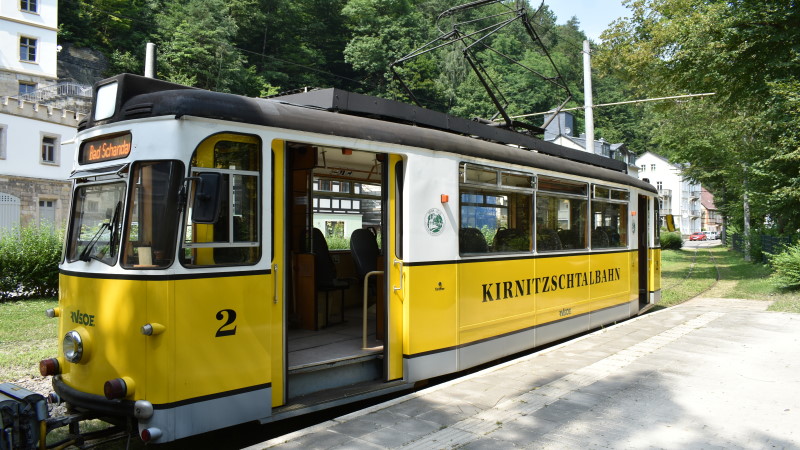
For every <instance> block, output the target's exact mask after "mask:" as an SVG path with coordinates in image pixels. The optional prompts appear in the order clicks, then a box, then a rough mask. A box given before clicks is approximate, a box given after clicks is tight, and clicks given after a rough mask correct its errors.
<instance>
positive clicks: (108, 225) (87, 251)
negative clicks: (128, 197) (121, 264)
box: [78, 201, 122, 262]
mask: <svg viewBox="0 0 800 450" xmlns="http://www.w3.org/2000/svg"><path fill="white" fill-rule="evenodd" d="M120 209H122V202H121V201H119V202H117V206H116V207H115V208H114V215H113V216H111V219H110V220H109V221H108V222H103V223H102V224H100V228H99V229H98V230H97V233H95V234H94V236H92V239H91V240H89V243H88V244H86V248H84V249H83V251H82V252H81V255H80V257H79V258H78V259H80V260H81V261H87V262H88V261H89V259H90V258H95V256H94V255H92V254H91V252H92V249H94V246H95V244H97V241H98V240H99V239H100V236H102V235H103V232H104V231H106V230H108V231H110V232H111V236H110V237H109V241H108V245H109V250H110V251H111V256H112V257H113V256H114V255H116V249H115V244H116V241H117V234H118V232H119V227H118V225H117V221H118V220H119V212H120ZM106 217H108V216H106Z"/></svg>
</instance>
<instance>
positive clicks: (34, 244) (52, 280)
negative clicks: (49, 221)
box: [0, 225, 63, 300]
mask: <svg viewBox="0 0 800 450" xmlns="http://www.w3.org/2000/svg"><path fill="white" fill-rule="evenodd" d="M62 235H63V234H62V233H61V232H60V231H56V230H54V229H53V228H52V227H50V226H47V225H44V226H29V227H25V228H22V229H20V230H14V231H11V232H7V233H4V234H3V235H2V236H0V300H5V299H8V298H11V297H17V298H18V297H53V296H55V295H56V294H57V293H58V262H59V260H60V259H61V247H62V243H63V240H62V239H63V238H62Z"/></svg>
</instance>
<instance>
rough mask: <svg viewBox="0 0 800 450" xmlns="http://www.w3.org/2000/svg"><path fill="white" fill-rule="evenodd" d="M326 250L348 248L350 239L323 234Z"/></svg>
mask: <svg viewBox="0 0 800 450" xmlns="http://www.w3.org/2000/svg"><path fill="white" fill-rule="evenodd" d="M325 242H327V243H328V250H350V239H348V238H346V237H341V236H325Z"/></svg>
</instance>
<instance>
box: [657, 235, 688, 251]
mask: <svg viewBox="0 0 800 450" xmlns="http://www.w3.org/2000/svg"><path fill="white" fill-rule="evenodd" d="M682 246H683V238H681V234H680V233H679V232H677V231H673V232H666V233H663V232H662V233H661V248H662V249H663V250H680V249H681V247H682Z"/></svg>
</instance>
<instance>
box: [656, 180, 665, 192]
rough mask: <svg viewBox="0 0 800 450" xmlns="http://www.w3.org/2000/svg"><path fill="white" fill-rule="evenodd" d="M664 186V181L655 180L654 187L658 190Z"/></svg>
mask: <svg viewBox="0 0 800 450" xmlns="http://www.w3.org/2000/svg"><path fill="white" fill-rule="evenodd" d="M663 188H664V183H663V182H661V181H656V189H658V190H659V191H660V190H661V189H663Z"/></svg>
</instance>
